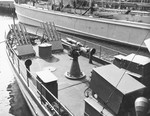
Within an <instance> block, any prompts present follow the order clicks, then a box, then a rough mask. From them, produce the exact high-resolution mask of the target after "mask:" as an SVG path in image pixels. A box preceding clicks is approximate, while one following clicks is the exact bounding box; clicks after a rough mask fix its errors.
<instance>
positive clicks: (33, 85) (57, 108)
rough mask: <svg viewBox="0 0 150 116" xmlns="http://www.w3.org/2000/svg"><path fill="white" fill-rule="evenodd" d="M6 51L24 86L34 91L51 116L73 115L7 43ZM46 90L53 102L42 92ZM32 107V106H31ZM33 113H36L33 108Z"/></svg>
mask: <svg viewBox="0 0 150 116" xmlns="http://www.w3.org/2000/svg"><path fill="white" fill-rule="evenodd" d="M6 49H7V53H8V56H9V59H10V61H11V62H12V63H13V66H14V67H15V70H16V71H17V73H18V74H19V75H21V77H22V80H23V81H25V82H26V83H25V84H26V86H27V87H29V88H30V90H32V92H34V94H35V95H36V96H37V98H38V100H39V101H40V103H41V105H42V106H43V107H45V108H46V109H47V110H48V111H49V112H50V113H51V114H52V116H74V115H73V114H72V113H71V111H69V109H67V107H65V106H64V105H63V104H62V103H61V102H60V101H59V100H58V99H57V98H56V97H55V96H54V95H53V94H52V93H51V92H50V91H49V90H48V89H47V88H46V87H45V86H44V85H43V84H42V82H40V81H39V80H38V79H37V78H36V77H37V75H36V74H33V73H31V72H30V71H29V70H28V69H27V68H26V67H25V65H24V64H23V61H21V60H20V59H19V58H18V56H17V54H16V52H15V51H14V50H13V49H12V48H11V47H10V46H9V45H8V44H7V46H6ZM27 73H29V75H30V76H29V77H27ZM37 83H38V84H40V90H39V89H37ZM44 92H46V93H47V94H49V96H50V97H51V98H52V99H53V101H54V102H53V103H50V102H49V101H48V100H47V99H46V96H45V95H44V94H43V93H44ZM33 109H34V108H33ZM33 111H35V114H36V113H37V112H36V110H35V109H34V110H33Z"/></svg>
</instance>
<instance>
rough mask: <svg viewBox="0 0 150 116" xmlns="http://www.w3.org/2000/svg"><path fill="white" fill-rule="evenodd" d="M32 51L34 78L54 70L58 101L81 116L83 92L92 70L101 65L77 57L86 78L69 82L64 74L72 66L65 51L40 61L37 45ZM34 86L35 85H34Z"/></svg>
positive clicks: (70, 59)
mask: <svg viewBox="0 0 150 116" xmlns="http://www.w3.org/2000/svg"><path fill="white" fill-rule="evenodd" d="M34 50H35V52H36V56H35V57H34V58H31V60H32V65H31V67H30V71H31V73H32V74H33V75H35V76H36V72H38V71H42V70H49V68H50V67H54V68H56V70H55V71H52V73H53V74H54V75H55V76H56V77H57V78H58V99H59V100H60V102H62V103H63V104H64V105H65V106H66V107H67V108H68V109H69V110H70V111H71V112H72V113H73V114H74V115H75V116H83V115H84V98H85V96H84V91H85V89H86V88H88V80H90V75H91V71H92V68H94V67H97V66H101V64H98V63H96V62H94V61H93V64H89V60H88V59H87V58H85V57H83V56H79V59H78V60H79V65H80V69H81V71H82V72H84V73H85V74H86V77H85V78H84V79H80V80H70V79H68V78H66V77H65V75H64V74H65V72H67V71H70V68H71V64H72V58H71V57H70V56H68V53H67V50H64V51H63V52H61V53H54V54H52V57H50V58H48V59H42V58H40V57H39V52H38V45H36V46H34ZM24 61H25V60H22V62H24ZM24 73H26V72H24ZM34 82H35V81H34ZM34 85H36V83H34ZM30 87H31V86H30ZM37 95H38V94H37ZM38 97H39V96H38Z"/></svg>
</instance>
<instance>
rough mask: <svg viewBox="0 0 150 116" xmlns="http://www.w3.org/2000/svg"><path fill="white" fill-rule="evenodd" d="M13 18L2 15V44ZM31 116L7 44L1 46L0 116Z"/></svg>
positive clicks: (0, 36)
mask: <svg viewBox="0 0 150 116" xmlns="http://www.w3.org/2000/svg"><path fill="white" fill-rule="evenodd" d="M12 22H13V21H12V17H9V16H8V15H6V16H4V15H2V14H0V26H1V28H0V42H1V41H4V36H5V32H8V29H9V27H8V24H11V23H12ZM14 115H15V116H31V112H30V110H29V109H28V107H27V104H26V102H25V100H24V98H23V96H22V94H21V91H20V89H19V87H18V85H17V82H16V80H15V79H14V76H13V74H12V72H11V69H10V67H9V64H8V59H7V55H6V52H5V43H1V44H0V116H14Z"/></svg>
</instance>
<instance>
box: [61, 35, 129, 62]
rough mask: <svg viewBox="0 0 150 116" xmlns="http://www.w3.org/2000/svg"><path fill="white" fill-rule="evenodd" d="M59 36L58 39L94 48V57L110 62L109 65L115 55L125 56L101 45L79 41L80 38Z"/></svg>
mask: <svg viewBox="0 0 150 116" xmlns="http://www.w3.org/2000/svg"><path fill="white" fill-rule="evenodd" d="M59 34H60V37H61V38H63V39H66V40H67V38H71V39H73V40H75V41H77V42H80V43H82V44H83V45H84V46H85V47H89V48H95V49H96V53H95V54H94V55H95V56H96V57H98V58H100V59H102V60H105V61H107V62H110V63H112V62H113V60H114V56H115V55H119V54H121V55H127V54H125V53H123V52H120V51H117V50H114V49H111V48H108V47H105V46H102V45H99V44H96V43H93V42H90V41H87V40H84V39H80V38H78V37H75V36H72V35H68V34H64V33H59Z"/></svg>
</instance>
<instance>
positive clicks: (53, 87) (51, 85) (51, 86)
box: [36, 70, 58, 103]
mask: <svg viewBox="0 0 150 116" xmlns="http://www.w3.org/2000/svg"><path fill="white" fill-rule="evenodd" d="M36 74H37V80H38V81H37V89H38V90H39V92H40V93H41V94H42V95H43V96H44V97H45V98H46V99H47V100H48V101H49V102H50V103H52V102H54V101H55V98H54V97H53V96H55V97H56V98H58V84H57V77H56V76H55V75H54V74H53V73H51V71H49V70H45V71H40V72H36ZM41 84H43V85H44V86H45V88H46V89H47V90H49V91H50V93H49V92H48V91H47V90H46V89H45V88H44V87H43V86H42V85H41ZM43 100H44V99H43Z"/></svg>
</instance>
